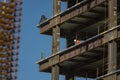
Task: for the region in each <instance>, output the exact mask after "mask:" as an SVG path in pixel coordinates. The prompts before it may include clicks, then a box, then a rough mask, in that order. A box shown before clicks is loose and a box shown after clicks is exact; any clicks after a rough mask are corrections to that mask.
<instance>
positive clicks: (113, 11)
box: [105, 0, 117, 80]
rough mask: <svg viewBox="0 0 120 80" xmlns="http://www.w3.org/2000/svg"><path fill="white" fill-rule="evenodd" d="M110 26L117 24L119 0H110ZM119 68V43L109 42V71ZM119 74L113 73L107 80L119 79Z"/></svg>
mask: <svg viewBox="0 0 120 80" xmlns="http://www.w3.org/2000/svg"><path fill="white" fill-rule="evenodd" d="M108 3H109V10H108V13H109V28H108V29H110V28H112V27H115V26H117V0H109V1H108ZM116 68H117V43H116V41H111V42H109V43H108V73H110V72H112V71H114V70H116ZM116 77H117V75H116V74H114V75H111V76H109V77H108V78H106V79H105V80H117V79H116Z"/></svg>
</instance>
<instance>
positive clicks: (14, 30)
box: [0, 0, 22, 80]
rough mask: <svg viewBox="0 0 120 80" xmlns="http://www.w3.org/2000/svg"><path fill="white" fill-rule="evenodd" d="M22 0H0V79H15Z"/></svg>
mask: <svg viewBox="0 0 120 80" xmlns="http://www.w3.org/2000/svg"><path fill="white" fill-rule="evenodd" d="M21 10H22V0H0V80H17V71H18V54H19V52H18V49H19V42H20V31H21V30H20V27H21V25H20V22H21Z"/></svg>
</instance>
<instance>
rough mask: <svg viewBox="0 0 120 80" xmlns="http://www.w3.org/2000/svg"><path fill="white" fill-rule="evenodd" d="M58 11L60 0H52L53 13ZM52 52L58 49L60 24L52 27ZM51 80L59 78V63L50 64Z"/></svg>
mask: <svg viewBox="0 0 120 80" xmlns="http://www.w3.org/2000/svg"><path fill="white" fill-rule="evenodd" d="M58 13H60V0H53V15H54V16H55V15H57V14H58ZM52 35H53V40H52V54H55V53H57V52H58V51H60V26H59V25H56V26H55V27H54V28H53V33H52ZM52 80H59V65H54V66H52Z"/></svg>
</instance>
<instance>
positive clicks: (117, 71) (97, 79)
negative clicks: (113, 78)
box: [94, 69, 120, 80]
mask: <svg viewBox="0 0 120 80" xmlns="http://www.w3.org/2000/svg"><path fill="white" fill-rule="evenodd" d="M119 72H120V69H118V70H116V71H113V72H110V73H107V74H105V75H103V76H100V77H98V78H96V79H94V80H100V79H102V78H105V77H108V76H110V75H113V74H116V73H119Z"/></svg>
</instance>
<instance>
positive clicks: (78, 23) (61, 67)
mask: <svg viewBox="0 0 120 80" xmlns="http://www.w3.org/2000/svg"><path fill="white" fill-rule="evenodd" d="M61 1H64V2H67V9H66V11H64V12H60V2H61ZM119 5H120V0H74V1H73V0H55V1H54V8H53V9H54V16H53V17H52V18H50V19H47V20H45V21H43V22H41V23H39V24H38V28H40V33H41V34H45V35H52V37H53V40H52V54H51V56H49V57H47V58H45V59H42V60H40V61H38V62H37V64H38V65H39V70H40V71H41V72H50V73H51V74H52V75H51V76H52V80H59V75H64V76H65V80H75V78H74V77H76V76H77V77H84V78H85V79H86V80H87V79H89V78H91V79H93V80H120V63H119V62H120V59H119V57H120V51H119V48H120V46H119V44H120V6H119ZM61 37H62V38H65V39H66V50H64V51H60V38H61ZM76 39H78V40H80V42H79V44H75V42H74V40H76Z"/></svg>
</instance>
